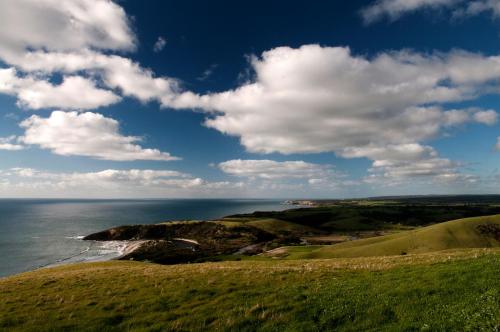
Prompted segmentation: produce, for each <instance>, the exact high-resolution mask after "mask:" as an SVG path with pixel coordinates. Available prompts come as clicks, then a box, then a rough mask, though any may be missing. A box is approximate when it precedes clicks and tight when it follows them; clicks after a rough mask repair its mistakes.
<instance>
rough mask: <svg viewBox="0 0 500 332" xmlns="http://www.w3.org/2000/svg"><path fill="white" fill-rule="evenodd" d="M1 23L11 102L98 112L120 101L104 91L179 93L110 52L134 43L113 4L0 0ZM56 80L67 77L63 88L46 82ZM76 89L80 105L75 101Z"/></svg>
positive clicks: (0, 54) (172, 83)
mask: <svg viewBox="0 0 500 332" xmlns="http://www.w3.org/2000/svg"><path fill="white" fill-rule="evenodd" d="M0 21H1V22H2V31H1V32H0V46H1V47H0V59H1V60H2V61H3V62H4V63H6V64H7V65H10V66H12V67H11V68H7V70H8V71H10V74H8V73H7V72H4V75H3V76H2V77H0V86H2V85H3V86H4V89H3V90H0V92H3V93H10V94H13V95H16V96H17V97H18V98H19V103H20V104H22V105H23V106H24V107H26V108H34V109H36V108H41V107H53V108H59V109H93V108H94V109H95V108H98V107H101V106H106V105H109V104H111V103H114V102H117V101H119V98H118V96H116V94H115V93H114V92H112V91H109V90H117V91H119V92H121V93H122V94H123V95H125V96H132V97H135V98H138V99H139V100H141V101H149V100H152V99H153V98H154V99H157V100H160V99H162V100H168V99H170V98H171V97H172V95H173V94H174V92H175V91H176V89H177V86H178V82H177V80H174V79H171V78H163V77H160V78H159V77H155V76H154V74H153V73H152V71H151V70H149V69H147V68H143V67H141V66H140V65H139V64H138V63H135V62H133V61H132V60H130V59H128V58H126V57H124V56H119V55H114V54H112V53H111V52H114V51H115V52H116V51H128V50H134V48H135V44H136V41H135V36H134V34H133V33H132V29H131V28H130V24H129V19H128V18H127V15H126V13H125V11H124V10H123V8H122V7H120V6H119V5H117V4H115V3H114V2H112V1H109V0H95V1H94V0H68V1H64V3H63V4H60V3H59V2H58V1H55V0H42V1H32V0H20V1H16V2H10V1H0ZM104 51H106V52H104ZM15 69H17V71H19V72H22V73H23V74H25V73H28V76H27V77H24V76H23V77H19V76H18V75H16V70H15ZM56 73H62V74H63V75H66V76H68V77H67V78H66V80H64V81H63V83H62V84H61V85H53V84H51V83H49V82H50V79H51V78H53V74H56ZM97 81H98V82H97ZM96 82H97V83H99V88H97V87H96ZM14 83H15V84H14ZM5 86H8V87H10V88H9V90H7V89H6V88H5ZM74 89H79V90H81V91H82V93H84V96H83V97H84V98H78V99H75V98H74V95H75V94H74ZM25 90H27V91H25ZM55 97H56V98H55Z"/></svg>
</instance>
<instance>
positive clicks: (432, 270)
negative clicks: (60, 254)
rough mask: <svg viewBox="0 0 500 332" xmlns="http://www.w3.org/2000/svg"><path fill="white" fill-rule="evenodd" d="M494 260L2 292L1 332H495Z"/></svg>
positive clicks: (188, 268) (2, 283) (55, 278)
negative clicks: (377, 331) (131, 331)
mask: <svg viewBox="0 0 500 332" xmlns="http://www.w3.org/2000/svg"><path fill="white" fill-rule="evenodd" d="M499 274H500V251H498V250H495V249H489V250H486V249H481V250H479V249H473V250H462V251H453V252H444V253H443V252H440V253H438V254H436V253H435V254H422V255H408V256H398V257H376V258H357V259H331V260H313V261H273V262H251V261H245V262H223V263H204V264H187V265H175V266H162V265H155V264H148V263H136V262H106V263H95V264H79V265H73V266H64V267H59V268H53V269H45V270H39V271H35V272H29V273H25V274H21V275H18V276H14V277H10V278H5V279H1V280H0V293H1V294H2V300H1V301H0V330H6V331H11V330H12V331H64V330H66V331H70V330H84V331H124V330H125V331H126V330H134V331H182V330H184V331H186V330H195V331H196V330H206V331H211V330H232V331H254V330H256V329H259V330H263V331H324V330H338V331H361V330H370V329H376V330H393V331H421V330H428V331H435V330H443V331H445V330H447V331H451V330H463V331H478V330H481V329H482V330H484V331H495V329H497V330H498V328H500V283H499V282H498V275H499Z"/></svg>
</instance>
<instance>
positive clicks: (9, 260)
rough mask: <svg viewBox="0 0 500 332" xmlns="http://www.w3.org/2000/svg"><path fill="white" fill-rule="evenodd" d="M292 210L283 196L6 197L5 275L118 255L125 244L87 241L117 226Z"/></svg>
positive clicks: (0, 212)
mask: <svg viewBox="0 0 500 332" xmlns="http://www.w3.org/2000/svg"><path fill="white" fill-rule="evenodd" d="M287 208H289V206H286V205H283V204H282V201H278V200H222V199H213V200H201V199H197V200H194V199H172V200H52V199H37V200H35V199H0V277H2V276H7V275H11V274H15V273H19V272H24V271H29V270H33V269H36V268H39V267H44V266H50V265H54V264H61V263H71V262H84V261H99V260H107V259H111V258H114V257H117V256H118V255H119V254H120V252H121V251H122V250H123V247H124V244H123V243H122V242H92V241H83V240H82V237H83V236H85V235H88V234H91V233H95V232H98V231H102V230H105V229H108V228H111V227H114V226H120V225H133V224H148V223H149V224H153V223H158V222H163V221H169V220H211V219H216V218H220V217H223V216H226V215H231V214H237V213H250V212H254V211H278V210H284V209H287Z"/></svg>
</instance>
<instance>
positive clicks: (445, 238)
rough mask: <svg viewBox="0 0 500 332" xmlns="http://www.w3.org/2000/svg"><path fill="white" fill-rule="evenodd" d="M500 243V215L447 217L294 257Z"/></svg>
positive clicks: (395, 252) (409, 251) (380, 253)
mask: <svg viewBox="0 0 500 332" xmlns="http://www.w3.org/2000/svg"><path fill="white" fill-rule="evenodd" d="M499 246H500V215H496V216H488V217H475V218H467V219H459V220H453V221H448V222H444V223H440V224H436V225H432V226H427V227H423V228H419V229H416V230H411V231H406V232H401V233H397V234H392V235H386V236H380V237H374V238H369V239H363V240H357V241H351V242H345V243H341V244H337V245H332V246H323V247H319V248H317V249H314V250H307V251H305V252H304V253H303V254H302V255H300V254H299V255H297V254H296V255H294V256H295V258H297V257H298V258H332V257H366V256H384V255H401V254H403V255H404V254H413V253H425V252H433V251H438V250H446V249H456V248H489V247H499Z"/></svg>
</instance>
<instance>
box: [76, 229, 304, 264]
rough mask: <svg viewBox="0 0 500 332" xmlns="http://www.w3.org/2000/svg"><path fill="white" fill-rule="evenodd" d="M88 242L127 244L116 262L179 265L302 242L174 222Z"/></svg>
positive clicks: (92, 237) (122, 231) (256, 231)
mask: <svg viewBox="0 0 500 332" xmlns="http://www.w3.org/2000/svg"><path fill="white" fill-rule="evenodd" d="M83 240H85V241H127V242H129V244H127V246H126V247H125V250H124V252H123V254H122V255H121V256H120V257H118V258H117V259H120V260H137V261H150V262H155V263H161V264H180V263H188V262H201V261H209V260H214V259H216V258H217V257H218V256H224V255H232V254H238V255H254V254H258V253H260V252H263V251H264V250H265V249H266V247H267V245H268V244H270V243H273V244H275V245H276V244H277V243H279V244H287V243H292V242H297V241H300V240H298V239H295V238H289V237H284V236H277V235H276V234H272V233H269V232H266V231H264V230H261V229H259V228H256V227H252V226H250V225H238V226H231V227H228V226H225V225H222V224H219V223H216V222H211V221H203V222H199V221H192V222H171V223H162V224H154V225H133V226H120V227H114V228H111V229H108V230H105V231H102V232H98V233H94V234H90V235H88V236H86V237H84V239H83Z"/></svg>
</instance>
